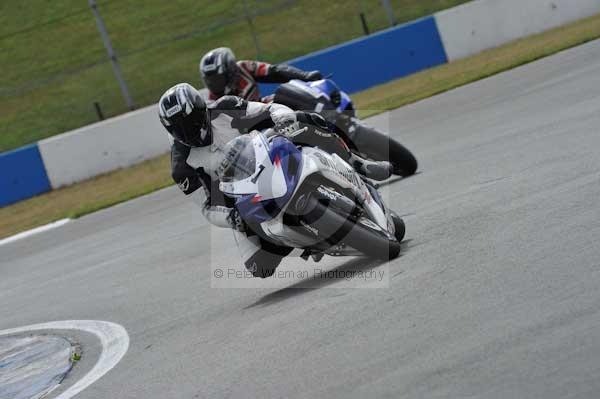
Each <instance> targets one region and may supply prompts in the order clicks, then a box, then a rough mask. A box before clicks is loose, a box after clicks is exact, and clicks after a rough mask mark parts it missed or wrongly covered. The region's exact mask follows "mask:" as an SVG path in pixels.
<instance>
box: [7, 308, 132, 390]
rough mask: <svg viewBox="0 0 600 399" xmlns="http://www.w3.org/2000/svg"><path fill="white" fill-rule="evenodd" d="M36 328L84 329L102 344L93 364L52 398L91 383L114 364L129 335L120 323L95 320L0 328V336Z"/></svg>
mask: <svg viewBox="0 0 600 399" xmlns="http://www.w3.org/2000/svg"><path fill="white" fill-rule="evenodd" d="M39 330H79V331H85V332H88V333H90V334H94V335H95V336H96V337H98V339H100V344H101V345H102V352H101V353H100V357H99V358H98V361H97V362H96V364H95V365H94V367H93V368H92V369H91V370H90V371H89V372H88V373H87V374H86V375H85V376H84V377H83V378H82V379H80V380H79V381H77V382H76V383H75V384H73V385H71V386H70V387H69V388H68V389H67V390H66V391H64V392H63V393H61V394H60V395H59V396H57V397H56V398H55V399H70V398H72V397H73V396H75V395H77V394H78V393H79V392H81V391H83V390H84V389H85V388H87V387H89V386H90V385H92V384H93V383H94V382H96V381H97V380H99V379H100V378H101V377H102V376H103V375H104V374H106V373H108V372H109V371H110V370H111V369H112V368H113V367H115V366H116V365H117V364H118V363H119V361H121V359H122V358H123V356H125V353H127V350H128V349H129V335H128V334H127V331H126V330H125V328H123V326H121V325H119V324H115V323H111V322H107V321H98V320H66V321H53V322H49V323H41V324H33V325H30V326H25V327H18V328H11V329H9V330H1V331H0V336H3V335H11V334H19V333H27V332H31V331H39Z"/></svg>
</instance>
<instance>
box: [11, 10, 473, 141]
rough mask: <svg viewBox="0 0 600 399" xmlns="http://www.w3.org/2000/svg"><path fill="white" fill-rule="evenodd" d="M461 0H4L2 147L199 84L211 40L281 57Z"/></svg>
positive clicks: (240, 51)
mask: <svg viewBox="0 0 600 399" xmlns="http://www.w3.org/2000/svg"><path fill="white" fill-rule="evenodd" d="M465 1H467V0H336V1H327V2H324V1H316V0H241V1H239V0H218V1H217V0H212V1H206V0H201V1H198V0H173V1H169V2H165V1H163V0H145V1H142V0H95V1H93V0H56V1H53V2H47V1H45V0H28V1H27V2H4V4H2V5H0V26H2V27H1V28H0V29H1V30H0V48H1V49H2V51H1V52H0V64H1V65H3V67H2V70H3V74H2V76H0V109H2V110H3V112H2V115H1V116H0V150H6V149H8V148H12V147H15V146H17V145H20V144H23V143H24V142H28V141H35V140H37V139H39V138H42V137H45V136H50V135H53V134H56V133H60V132H62V131H65V130H69V129H72V128H75V127H78V126H82V125H85V124H88V123H91V122H94V121H96V120H98V119H99V118H100V117H108V116H113V115H117V114H119V113H122V112H125V111H127V110H128V109H129V108H134V107H140V106H144V105H148V104H151V103H154V102H155V101H156V100H157V98H158V96H160V94H161V93H162V92H163V91H164V90H165V89H166V88H167V87H169V86H171V85H173V84H175V83H177V82H181V81H188V82H190V83H192V84H194V85H196V86H201V83H200V79H199V74H198V61H199V59H200V57H201V56H202V54H204V53H205V52H206V51H208V50H209V49H211V48H214V47H218V46H223V45H225V46H229V47H232V48H233V50H234V51H235V52H236V55H237V56H238V58H240V59H243V58H259V59H263V60H266V61H270V62H277V61H283V60H286V59H290V58H293V57H295V56H299V55H302V54H305V53H307V52H310V51H314V50H317V49H320V48H324V47H327V46H330V45H333V44H336V43H339V42H342V41H346V40H350V39H352V38H356V37H360V36H362V35H365V34H368V33H373V32H375V31H377V30H380V29H383V28H386V27H389V26H390V25H391V24H395V23H399V22H404V21H406V20H410V19H414V18H417V17H420V16H422V15H426V14H430V13H433V12H435V11H437V10H438V9H441V8H446V7H449V6H453V5H455V4H459V3H463V2H465ZM9 3H10V4H9ZM100 18H101V21H102V22H100ZM103 39H104V40H103ZM109 43H110V46H111V47H112V50H111V51H109V52H108V53H107V45H108V44H109ZM117 62H118V69H115V68H116V65H117ZM115 73H117V74H118V75H120V76H121V78H120V79H117V78H116V77H115ZM119 80H121V84H120V82H119ZM125 93H127V94H125ZM128 98H129V100H128Z"/></svg>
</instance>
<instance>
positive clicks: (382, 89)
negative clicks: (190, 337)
mask: <svg viewBox="0 0 600 399" xmlns="http://www.w3.org/2000/svg"><path fill="white" fill-rule="evenodd" d="M599 37H600V15H597V16H594V17H591V18H588V19H585V20H582V21H579V22H576V23H573V24H570V25H568V26H565V27H562V28H558V29H554V30H552V31H548V32H545V33H542V34H539V35H535V36H531V37H528V38H525V39H522V40H518V41H515V42H513V43H509V44H507V45H505V46H502V47H498V48H496V49H491V50H488V51H486V52H484V53H481V54H478V55H476V56H473V57H469V58H467V59H464V60H459V61H456V62H453V63H451V64H447V65H443V66H440V67H437V68H434V69H430V70H427V71H423V72H420V73H418V74H415V75H412V76H409V77H407V78H404V79H399V80H397V81H393V82H390V83H387V84H384V85H381V86H377V87H374V88H372V89H369V90H366V91H364V92H362V93H358V94H356V95H354V96H353V98H354V100H355V102H356V104H357V107H358V108H359V109H363V110H378V111H369V114H373V113H374V112H382V111H385V110H389V109H394V108H397V107H399V106H402V105H405V104H409V103H412V102H415V101H418V100H420V99H423V98H426V97H430V96H432V95H434V94H437V93H441V92H444V91H447V90H450V89H452V88H455V87H458V86H461V85H464V84H467V83H470V82H473V81H476V80H479V79H482V78H485V77H488V76H490V75H493V74H496V73H499V72H502V71H505V70H507V69H511V68H514V67H517V66H519V65H523V64H525V63H528V62H531V61H534V60H536V59H539V58H542V57H544V56H547V55H550V54H554V53H556V52H558V51H560V50H564V49H566V48H569V47H573V46H576V45H578V44H582V43H585V42H587V41H590V40H593V39H597V38H599ZM361 116H363V117H365V116H368V114H367V113H362V112H361ZM417 156H418V154H417ZM169 173H170V170H169V160H168V156H163V157H160V158H157V159H154V160H151V161H148V162H145V163H142V164H140V165H137V166H134V167H132V168H129V169H124V170H119V171H116V172H112V173H109V174H106V175H103V176H100V177H97V178H94V179H91V180H88V181H85V182H82V183H79V184H76V185H73V186H70V187H66V188H63V189H59V190H55V191H53V192H50V193H47V194H43V195H40V196H38V197H35V198H32V199H29V200H26V201H22V202H19V203H17V204H15V205H11V206H8V207H4V208H1V209H0V237H6V236H9V235H12V234H15V233H17V232H19V231H23V230H26V229H29V228H32V227H35V226H39V225H42V224H45V223H49V222H51V221H54V220H58V219H61V218H65V217H77V216H80V215H83V214H86V213H89V212H92V211H95V210H97V209H101V208H104V207H107V206H110V205H113V204H116V203H119V202H122V201H125V200H128V199H131V198H134V197H137V196H140V195H143V194H146V193H149V192H152V191H154V190H157V189H159V188H162V187H165V186H167V185H169V184H171V181H170V177H169Z"/></svg>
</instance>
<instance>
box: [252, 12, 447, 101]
mask: <svg viewBox="0 0 600 399" xmlns="http://www.w3.org/2000/svg"><path fill="white" fill-rule="evenodd" d="M446 62H447V58H446V53H445V51H444V47H443V45H442V40H441V38H440V35H439V33H438V30H437V27H436V23H435V20H434V18H433V17H427V18H423V19H419V20H417V21H414V22H411V23H408V24H404V25H400V26H398V27H395V28H390V29H387V30H384V31H382V32H378V33H375V34H373V35H370V36H367V37H365V38H361V39H356V40H352V41H350V42H347V43H344V44H341V45H339V46H334V47H331V48H328V49H325V50H321V51H318V52H316V53H312V54H309V55H306V56H304V57H300V58H296V59H293V60H291V61H289V64H291V65H294V66H296V67H298V68H300V69H303V70H307V71H310V70H314V69H318V70H320V71H322V72H323V73H324V74H333V79H334V80H335V81H336V83H338V85H339V86H340V87H342V88H343V89H344V90H345V91H347V92H349V93H354V92H357V91H360V90H364V89H367V88H369V87H373V86H375V85H378V84H382V83H385V82H389V81H390V80H394V79H398V78H401V77H403V76H407V75H410V74H413V73H415V72H418V71H421V70H423V69H427V68H431V67H434V66H437V65H440V64H444V63H446ZM274 88H275V86H274V85H261V92H263V93H264V94H271V93H272V92H273V90H274Z"/></svg>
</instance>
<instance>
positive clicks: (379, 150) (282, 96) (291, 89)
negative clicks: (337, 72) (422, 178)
mask: <svg viewBox="0 0 600 399" xmlns="http://www.w3.org/2000/svg"><path fill="white" fill-rule="evenodd" d="M271 99H272V100H273V101H274V102H276V103H279V104H283V105H287V106H288V107H290V108H292V109H294V110H301V111H310V112H317V113H319V114H320V115H321V116H323V117H324V118H325V120H326V121H327V122H328V123H329V124H330V125H331V126H333V127H335V131H336V133H338V134H339V135H340V136H341V137H342V138H343V139H344V141H345V142H346V143H347V144H348V146H349V147H350V149H351V150H352V151H353V152H356V153H357V154H358V155H360V156H361V157H363V158H370V159H372V160H375V161H388V162H390V163H391V164H392V165H393V167H394V174H396V175H399V176H410V175H412V174H414V173H415V172H416V171H417V166H418V165H417V159H416V158H415V156H414V155H413V154H412V153H411V152H410V151H409V150H408V149H407V148H406V147H404V146H403V145H402V144H400V143H399V142H398V141H397V140H395V139H394V138H392V137H390V136H388V135H386V134H384V133H383V132H381V131H379V130H377V129H375V128H373V127H371V126H368V125H366V124H365V123H364V122H362V121H361V120H360V119H358V118H357V117H356V111H355V109H354V105H353V103H352V99H350V97H349V96H348V94H347V93H345V92H343V91H342V90H340V88H339V87H338V86H337V85H336V84H335V82H334V81H333V80H331V79H322V80H317V81H314V82H303V81H301V80H291V81H290V82H288V83H285V84H282V85H281V86H279V87H278V88H277V90H276V91H275V94H274V96H272V97H271Z"/></svg>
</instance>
